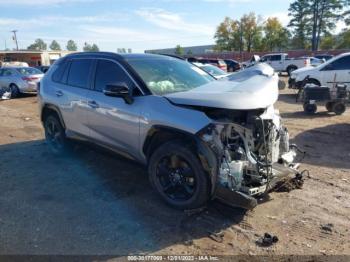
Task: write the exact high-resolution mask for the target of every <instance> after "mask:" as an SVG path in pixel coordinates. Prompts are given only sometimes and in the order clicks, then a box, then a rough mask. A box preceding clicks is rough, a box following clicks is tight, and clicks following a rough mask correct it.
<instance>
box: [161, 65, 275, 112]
mask: <svg viewBox="0 0 350 262" xmlns="http://www.w3.org/2000/svg"><path fill="white" fill-rule="evenodd" d="M267 67H270V66H268V65H264V64H260V65H257V66H254V67H251V68H249V69H246V70H244V71H241V72H238V73H235V74H232V76H231V77H229V78H225V79H223V80H218V81H213V82H210V83H208V84H205V85H202V86H199V87H197V88H194V89H192V90H189V91H186V92H178V93H172V94H167V95H165V97H166V98H167V99H169V100H170V101H171V102H173V103H175V104H180V105H192V106H203V107H214V108H223V109H237V110H251V109H259V108H267V107H269V106H270V105H273V104H274V103H275V102H276V101H277V99H278V75H277V74H275V73H274V71H273V70H272V71H271V70H270V69H269V68H267Z"/></svg>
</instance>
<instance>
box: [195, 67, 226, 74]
mask: <svg viewBox="0 0 350 262" xmlns="http://www.w3.org/2000/svg"><path fill="white" fill-rule="evenodd" d="M200 68H202V69H203V70H204V71H205V72H207V73H209V74H211V75H213V76H221V75H226V72H225V71H223V70H221V69H220V68H217V67H216V66H212V65H205V66H201V67H200Z"/></svg>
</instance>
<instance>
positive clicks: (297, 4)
mask: <svg viewBox="0 0 350 262" xmlns="http://www.w3.org/2000/svg"><path fill="white" fill-rule="evenodd" d="M349 7H350V0H295V1H294V2H292V3H291V4H290V6H289V9H288V12H289V13H288V16H289V17H290V22H289V24H288V26H287V27H284V26H283V25H282V23H281V22H280V21H279V20H278V18H277V17H269V18H267V19H263V18H262V17H261V16H257V15H256V14H255V13H249V14H245V15H243V16H242V17H241V18H240V19H232V18H230V17H225V19H224V21H223V22H221V23H220V24H219V25H218V27H217V29H216V33H215V36H214V38H215V41H216V49H217V50H218V51H248V52H252V51H279V50H284V49H311V50H312V51H316V50H319V49H320V48H321V49H338V48H350V29H349V28H348V26H349V25H350V9H349ZM338 21H344V22H345V23H346V25H347V27H345V28H344V29H343V30H342V31H341V32H340V33H339V34H334V33H333V31H334V29H335V28H336V23H337V22H338Z"/></svg>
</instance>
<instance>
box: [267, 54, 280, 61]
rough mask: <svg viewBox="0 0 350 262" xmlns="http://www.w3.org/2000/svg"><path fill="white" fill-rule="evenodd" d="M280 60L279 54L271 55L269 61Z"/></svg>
mask: <svg viewBox="0 0 350 262" xmlns="http://www.w3.org/2000/svg"><path fill="white" fill-rule="evenodd" d="M280 60H281V56H280V55H273V56H271V59H270V61H280Z"/></svg>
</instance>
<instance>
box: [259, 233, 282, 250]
mask: <svg viewBox="0 0 350 262" xmlns="http://www.w3.org/2000/svg"><path fill="white" fill-rule="evenodd" d="M277 242H278V237H277V236H274V235H271V234H269V233H265V234H264V236H262V237H261V238H259V239H258V240H257V241H256V242H255V243H256V244H257V245H258V246H262V247H269V246H271V245H273V244H275V243H277Z"/></svg>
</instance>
